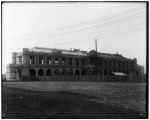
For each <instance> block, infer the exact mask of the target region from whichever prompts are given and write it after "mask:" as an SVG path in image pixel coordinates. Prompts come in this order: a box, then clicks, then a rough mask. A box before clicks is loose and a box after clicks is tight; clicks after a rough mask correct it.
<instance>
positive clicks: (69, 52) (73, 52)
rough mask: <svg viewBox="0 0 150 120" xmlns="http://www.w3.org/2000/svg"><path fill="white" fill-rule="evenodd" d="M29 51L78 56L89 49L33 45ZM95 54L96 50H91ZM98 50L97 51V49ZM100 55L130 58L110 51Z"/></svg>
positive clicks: (99, 54) (84, 53) (83, 54)
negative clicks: (66, 48)
mask: <svg viewBox="0 0 150 120" xmlns="http://www.w3.org/2000/svg"><path fill="white" fill-rule="evenodd" d="M29 51H31V52H38V53H61V54H64V55H77V56H87V55H88V52H87V51H80V50H79V49H74V50H64V49H55V48H42V47H33V48H31V49H30V50H29ZM91 51H92V54H94V52H93V51H94V50H91ZM95 52H96V51H95ZM98 57H103V58H117V59H128V58H126V57H124V56H122V55H120V54H118V53H117V54H109V53H100V52H98Z"/></svg>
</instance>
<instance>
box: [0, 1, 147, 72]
mask: <svg viewBox="0 0 150 120" xmlns="http://www.w3.org/2000/svg"><path fill="white" fill-rule="evenodd" d="M95 39H97V41H98V51H99V52H104V53H117V52H118V53H119V54H122V55H123V56H125V57H128V58H137V61H138V64H140V65H144V66H146V4H145V3H140V2H137V3H136V2H127V3H125V2H70V3H69V2H67V3H66V2H60V3H59V2H57V3H56V2H55V3H52V2H49V3H31V2H30V3H3V5H2V52H3V56H2V60H3V61H2V62H3V63H2V64H3V67H2V69H3V73H5V72H6V64H9V63H11V53H12V52H21V51H22V48H32V47H35V46H39V47H46V48H60V49H73V48H76V49H81V50H86V51H89V50H91V49H95V45H94V44H95V43H94V40H95Z"/></svg>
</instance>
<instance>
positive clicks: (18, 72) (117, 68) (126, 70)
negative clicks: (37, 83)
mask: <svg viewBox="0 0 150 120" xmlns="http://www.w3.org/2000/svg"><path fill="white" fill-rule="evenodd" d="M143 74H144V68H143V67H142V66H139V65H137V59H136V58H134V59H128V58H125V57H123V56H122V55H120V54H107V53H99V52H96V51H94V50H91V51H90V52H87V51H80V50H78V49H74V50H60V49H49V48H41V47H34V48H31V49H28V48H23V51H22V52H20V53H16V52H13V53H12V64H9V65H7V69H6V78H7V80H26V79H28V80H31V81H32V80H33V79H34V78H35V79H38V80H51V78H52V77H53V78H54V77H60V76H65V77H67V76H68V77H69V76H78V77H84V76H85V77H86V76H91V77H92V76H101V77H100V78H99V81H101V79H103V77H105V76H107V77H108V76H129V77H132V76H137V77H138V76H142V75H143Z"/></svg>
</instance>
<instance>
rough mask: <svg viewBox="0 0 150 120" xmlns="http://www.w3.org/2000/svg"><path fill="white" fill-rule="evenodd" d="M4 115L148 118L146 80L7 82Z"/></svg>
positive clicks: (4, 94) (3, 93)
mask: <svg viewBox="0 0 150 120" xmlns="http://www.w3.org/2000/svg"><path fill="white" fill-rule="evenodd" d="M2 116H3V118H70V119H71V118H97V119H98V118H146V117H147V112H146V84H145V83H102V82H4V83H3V85H2Z"/></svg>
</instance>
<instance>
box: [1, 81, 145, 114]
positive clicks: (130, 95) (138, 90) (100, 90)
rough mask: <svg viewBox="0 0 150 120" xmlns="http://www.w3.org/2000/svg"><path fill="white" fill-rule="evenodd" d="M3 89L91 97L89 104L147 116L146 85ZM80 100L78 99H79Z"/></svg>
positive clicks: (11, 84) (17, 85)
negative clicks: (107, 106) (97, 104)
mask: <svg viewBox="0 0 150 120" xmlns="http://www.w3.org/2000/svg"><path fill="white" fill-rule="evenodd" d="M3 87H9V88H19V89H23V90H29V91H42V92H43V91H45V92H64V93H74V94H78V93H79V94H81V95H87V96H93V97H89V98H87V99H86V100H87V101H89V102H94V103H100V104H106V105H110V106H114V107H120V108H124V109H126V110H128V109H131V110H134V111H137V112H138V113H139V114H140V116H143V117H144V116H146V114H147V113H146V83H119V82H117V83H115V82H113V83H111V82H108V83H105V82H46V81H43V82H4V83H3ZM77 99H78V98H77Z"/></svg>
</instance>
